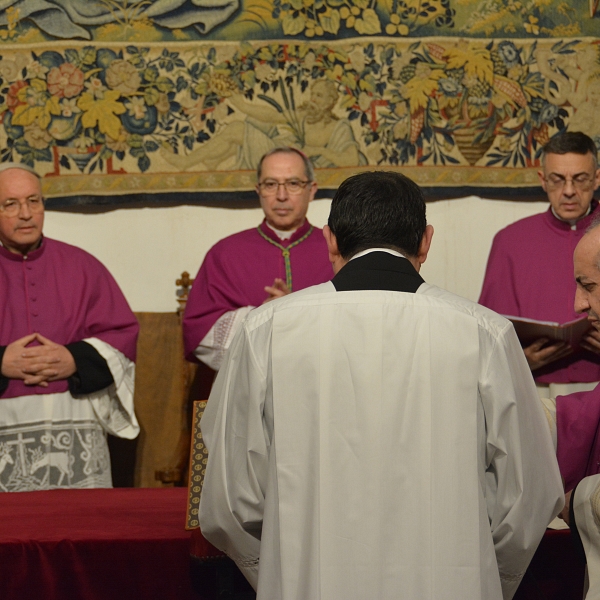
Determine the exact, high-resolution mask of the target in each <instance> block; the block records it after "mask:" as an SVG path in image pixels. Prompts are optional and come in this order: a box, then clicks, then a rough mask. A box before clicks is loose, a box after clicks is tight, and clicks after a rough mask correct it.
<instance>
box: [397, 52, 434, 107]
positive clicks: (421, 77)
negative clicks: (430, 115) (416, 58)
mask: <svg viewBox="0 0 600 600" xmlns="http://www.w3.org/2000/svg"><path fill="white" fill-rule="evenodd" d="M442 77H444V71H443V70H442V69H430V68H429V67H427V66H425V65H423V64H422V63H419V65H418V66H417V73H415V76H414V77H413V79H410V80H409V81H408V82H407V83H405V84H404V85H403V86H402V95H403V96H404V98H406V99H407V100H408V101H409V102H410V112H411V113H414V112H416V111H417V110H418V109H419V108H425V107H426V106H427V104H428V103H429V98H430V96H431V95H432V94H433V92H434V91H435V90H436V89H437V87H438V80H439V79H441V78H442Z"/></svg>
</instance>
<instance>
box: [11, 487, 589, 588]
mask: <svg viewBox="0 0 600 600" xmlns="http://www.w3.org/2000/svg"><path fill="white" fill-rule="evenodd" d="M186 502H187V490H186V489H185V488H147V489H145V488H118V489H112V490H54V491H48V492H22V493H21V492H19V493H11V494H3V493H0V598H1V599H2V600H29V599H33V598H35V599H37V598H40V599H42V598H43V599H44V600H121V599H123V600H125V599H127V600H133V599H136V598H143V599H144V600H196V599H197V598H200V597H202V598H212V597H215V598H216V597H217V596H219V593H220V596H219V597H231V598H248V597H250V596H249V595H248V592H247V591H246V590H244V589H242V588H240V586H239V582H238V583H236V581H235V580H236V579H239V578H240V577H241V576H240V575H239V573H238V572H237V570H235V567H234V566H233V563H231V565H230V566H231V567H232V570H235V572H228V573H227V572H223V575H225V577H226V579H228V580H229V579H231V581H230V582H228V583H227V585H226V586H225V587H229V590H227V592H229V593H225V594H223V592H225V590H223V589H221V590H219V591H218V590H216V589H215V587H214V584H213V585H211V583H210V581H209V579H210V577H208V578H206V577H207V575H208V573H206V572H203V573H202V577H201V580H200V581H198V578H197V577H195V579H196V584H197V585H198V583H199V584H200V585H199V588H203V589H204V591H205V593H202V595H201V596H195V595H194V593H193V591H192V587H191V583H190V568H189V564H190V550H191V552H192V554H193V555H194V556H195V558H196V561H197V560H198V559H199V558H200V557H202V555H204V556H206V555H207V554H210V555H211V556H214V554H215V553H214V552H213V553H209V552H207V551H206V547H210V545H209V544H207V542H205V541H204V540H201V535H200V534H199V532H197V531H196V532H194V533H195V536H194V537H195V540H194V543H192V545H191V546H190V532H189V531H186V530H185V529H184V525H185V512H186ZM569 538H570V533H569V532H568V531H550V530H548V531H547V532H546V535H545V536H544V539H543V540H542V543H541V544H540V548H539V549H538V552H537V553H536V556H535V557H534V559H533V561H532V564H531V567H530V569H529V570H528V573H527V575H526V577H525V579H524V581H523V584H522V585H521V587H520V589H519V591H518V592H517V595H516V596H515V600H534V599H539V598H544V599H547V600H571V599H573V600H580V599H581V597H582V595H581V590H582V583H583V566H582V564H581V563H580V562H578V558H577V556H576V554H575V552H574V550H573V548H572V547H571V542H570V539H569ZM199 542H202V543H199ZM216 554H220V553H216ZM200 560H201V558H200ZM205 560H206V559H205ZM222 561H223V563H225V564H227V563H230V561H229V559H227V558H225V557H223V558H222ZM205 564H206V567H208V569H209V570H210V569H211V568H219V565H220V564H221V561H219V560H217V561H216V562H214V558H208V560H207V561H206V562H205ZM225 564H223V567H224V566H225ZM223 567H220V568H221V570H223ZM226 573H227V574H226ZM207 584H208V585H207ZM217 587H219V588H222V585H218V586H217ZM236 588H237V589H236Z"/></svg>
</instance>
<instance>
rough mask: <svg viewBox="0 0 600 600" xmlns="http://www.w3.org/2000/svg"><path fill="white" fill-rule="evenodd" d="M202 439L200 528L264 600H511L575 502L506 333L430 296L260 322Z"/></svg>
mask: <svg viewBox="0 0 600 600" xmlns="http://www.w3.org/2000/svg"><path fill="white" fill-rule="evenodd" d="M202 434H203V437H204V440H205V442H206V445H207V448H208V450H209V461H208V467H207V471H206V478H205V483H204V488H203V493H202V498H201V504H200V527H201V530H202V532H203V534H204V536H205V537H206V538H207V539H208V540H209V541H211V542H212V543H213V544H214V545H215V546H217V547H218V548H221V549H223V550H224V551H225V552H226V553H227V554H228V555H229V556H230V557H231V558H233V559H234V560H235V562H236V563H237V565H238V566H239V568H240V569H241V570H242V572H243V573H244V574H245V576H246V577H247V579H248V580H249V581H250V583H251V584H252V585H253V586H254V587H255V588H256V589H257V592H258V595H257V598H258V600H300V599H303V600H319V599H323V600H337V599H343V600H354V599H356V600H359V599H360V600H364V599H365V598H369V599H388V598H389V599H390V600H391V599H394V600H396V599H398V598H403V599H409V600H414V599H419V600H420V599H431V600H458V599H465V600H466V599H468V600H477V599H482V600H497V599H501V598H505V599H508V598H511V597H512V595H513V594H514V592H515V591H516V588H517V587H518V584H519V582H520V580H521V578H522V576H523V574H524V572H525V569H526V568H527V565H528V563H529V561H530V559H531V557H532V555H533V552H534V551H535V548H536V547H537V545H538V543H539V541H540V539H541V537H542V535H543V533H544V530H545V528H546V526H547V524H548V523H549V522H550V521H551V520H552V518H553V517H554V516H555V515H556V514H557V513H558V511H559V510H560V509H561V508H562V504H563V490H562V485H561V480H560V475H559V472H558V467H557V464H556V458H555V456H554V451H553V447H552V442H551V439H550V435H549V432H548V426H547V424H546V422H545V417H544V415H543V412H542V409H541V406H540V403H539V401H538V399H537V393H536V389H535V385H534V382H533V379H532V376H531V372H530V370H529V368H528V366H527V363H526V361H525V358H524V356H523V351H522V349H521V346H520V344H519V342H518V340H517V337H516V335H515V333H514V330H513V328H512V325H510V323H509V322H508V321H507V320H505V319H504V318H503V317H500V316H499V315H496V314H495V313H492V312H491V311H489V310H487V309H485V308H483V307H481V306H479V305H477V304H475V303H473V302H470V301H468V300H465V299H463V298H460V297H458V296H454V295H453V294H450V293H448V292H445V291H444V290H441V289H440V288H437V287H435V286H431V285H428V284H422V285H421V287H420V288H419V289H418V291H417V293H416V294H410V293H398V292H389V291H350V292H336V291H335V289H334V287H333V284H332V283H325V284H322V285H319V286H315V287H312V288H308V289H306V290H303V291H301V292H297V293H295V294H292V295H290V296H287V297H285V298H282V299H280V300H276V301H273V302H270V303H268V304H266V305H264V306H262V307H259V308H257V309H255V310H254V311H253V312H252V313H250V314H249V316H248V317H247V319H246V320H245V322H244V324H243V326H242V328H241V330H240V331H239V332H238V334H237V335H236V337H235V339H234V340H233V342H232V345H231V348H230V350H229V353H228V354H227V356H226V358H225V362H224V365H223V367H222V368H221V370H220V372H219V375H218V377H217V380H216V382H215V385H214V387H213V391H212V393H211V396H210V399H209V402H208V405H207V408H206V412H205V414H204V417H203V419H202Z"/></svg>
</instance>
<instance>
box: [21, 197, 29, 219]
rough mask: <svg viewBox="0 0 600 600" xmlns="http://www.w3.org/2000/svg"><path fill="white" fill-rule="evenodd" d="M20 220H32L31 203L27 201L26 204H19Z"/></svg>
mask: <svg viewBox="0 0 600 600" xmlns="http://www.w3.org/2000/svg"><path fill="white" fill-rule="evenodd" d="M19 218H20V219H30V218H31V208H30V207H29V202H27V200H25V202H19Z"/></svg>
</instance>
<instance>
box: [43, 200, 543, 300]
mask: <svg viewBox="0 0 600 600" xmlns="http://www.w3.org/2000/svg"><path fill="white" fill-rule="evenodd" d="M329 204H330V202H329V201H328V200H315V201H314V202H313V203H312V204H311V207H310V210H309V213H308V218H309V220H310V221H311V222H312V223H313V224H314V225H317V226H320V227H322V226H323V225H324V224H325V223H326V221H327V215H328V214H329ZM546 208H547V204H545V203H542V202H536V203H527V202H503V201H498V200H484V199H481V198H476V197H469V198H462V199H458V200H444V201H440V202H433V203H429V204H428V205H427V220H428V222H429V223H431V224H432V225H433V226H434V228H435V235H434V238H433V243H432V249H431V253H430V255H429V259H428V260H427V262H426V263H425V265H424V267H423V271H422V274H423V276H424V278H425V280H426V281H428V282H429V283H434V284H436V285H439V286H441V287H444V288H446V289H448V290H450V291H452V292H455V293H457V294H460V295H462V296H466V297H467V298H470V299H472V300H477V298H478V296H479V292H480V289H481V282H482V280H483V273H484V270H485V264H486V261H487V255H488V253H489V249H490V246H491V243H492V238H493V236H494V234H495V233H496V232H497V231H498V230H499V229H501V228H502V227H504V226H506V225H508V224H509V223H512V222H514V221H516V220H517V219H520V218H523V217H526V216H528V215H531V214H534V213H538V212H542V211H544V210H545V209H546ZM261 219H262V211H261V210H260V208H255V209H223V208H212V207H204V206H178V207H172V208H141V209H122V210H115V211H112V212H107V213H102V214H91V215H90V214H77V213H64V212H54V211H48V212H47V213H46V222H45V225H44V233H45V234H46V235H47V236H48V237H52V238H55V239H58V240H62V241H64V242H67V243H69V244H73V245H75V246H79V247H81V248H84V249H85V250H87V251H88V252H90V253H91V254H93V255H94V256H96V257H97V258H98V259H99V260H101V261H102V262H103V263H104V264H105V265H106V266H107V267H108V269H109V270H110V271H111V273H112V274H113V275H114V277H115V279H116V280H117V282H118V283H119V285H120V286H121V289H122V290H123V292H124V294H125V296H126V297H127V299H128V301H129V303H130V305H131V307H132V309H133V310H134V311H148V312H170V311H174V310H175V309H176V307H177V302H176V299H175V289H176V286H175V280H176V279H177V278H178V277H179V276H180V274H181V272H182V271H188V272H189V273H190V274H191V275H192V276H195V275H196V272H197V271H198V268H199V266H200V264H201V262H202V259H203V258H204V255H205V254H206V252H207V251H208V249H209V248H210V247H211V246H212V245H213V244H214V243H215V242H217V241H218V240H220V239H221V238H223V237H225V236H227V235H229V234H231V233H235V232H236V231H241V230H242V229H248V228H250V227H256V225H258V223H260V221H261Z"/></svg>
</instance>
